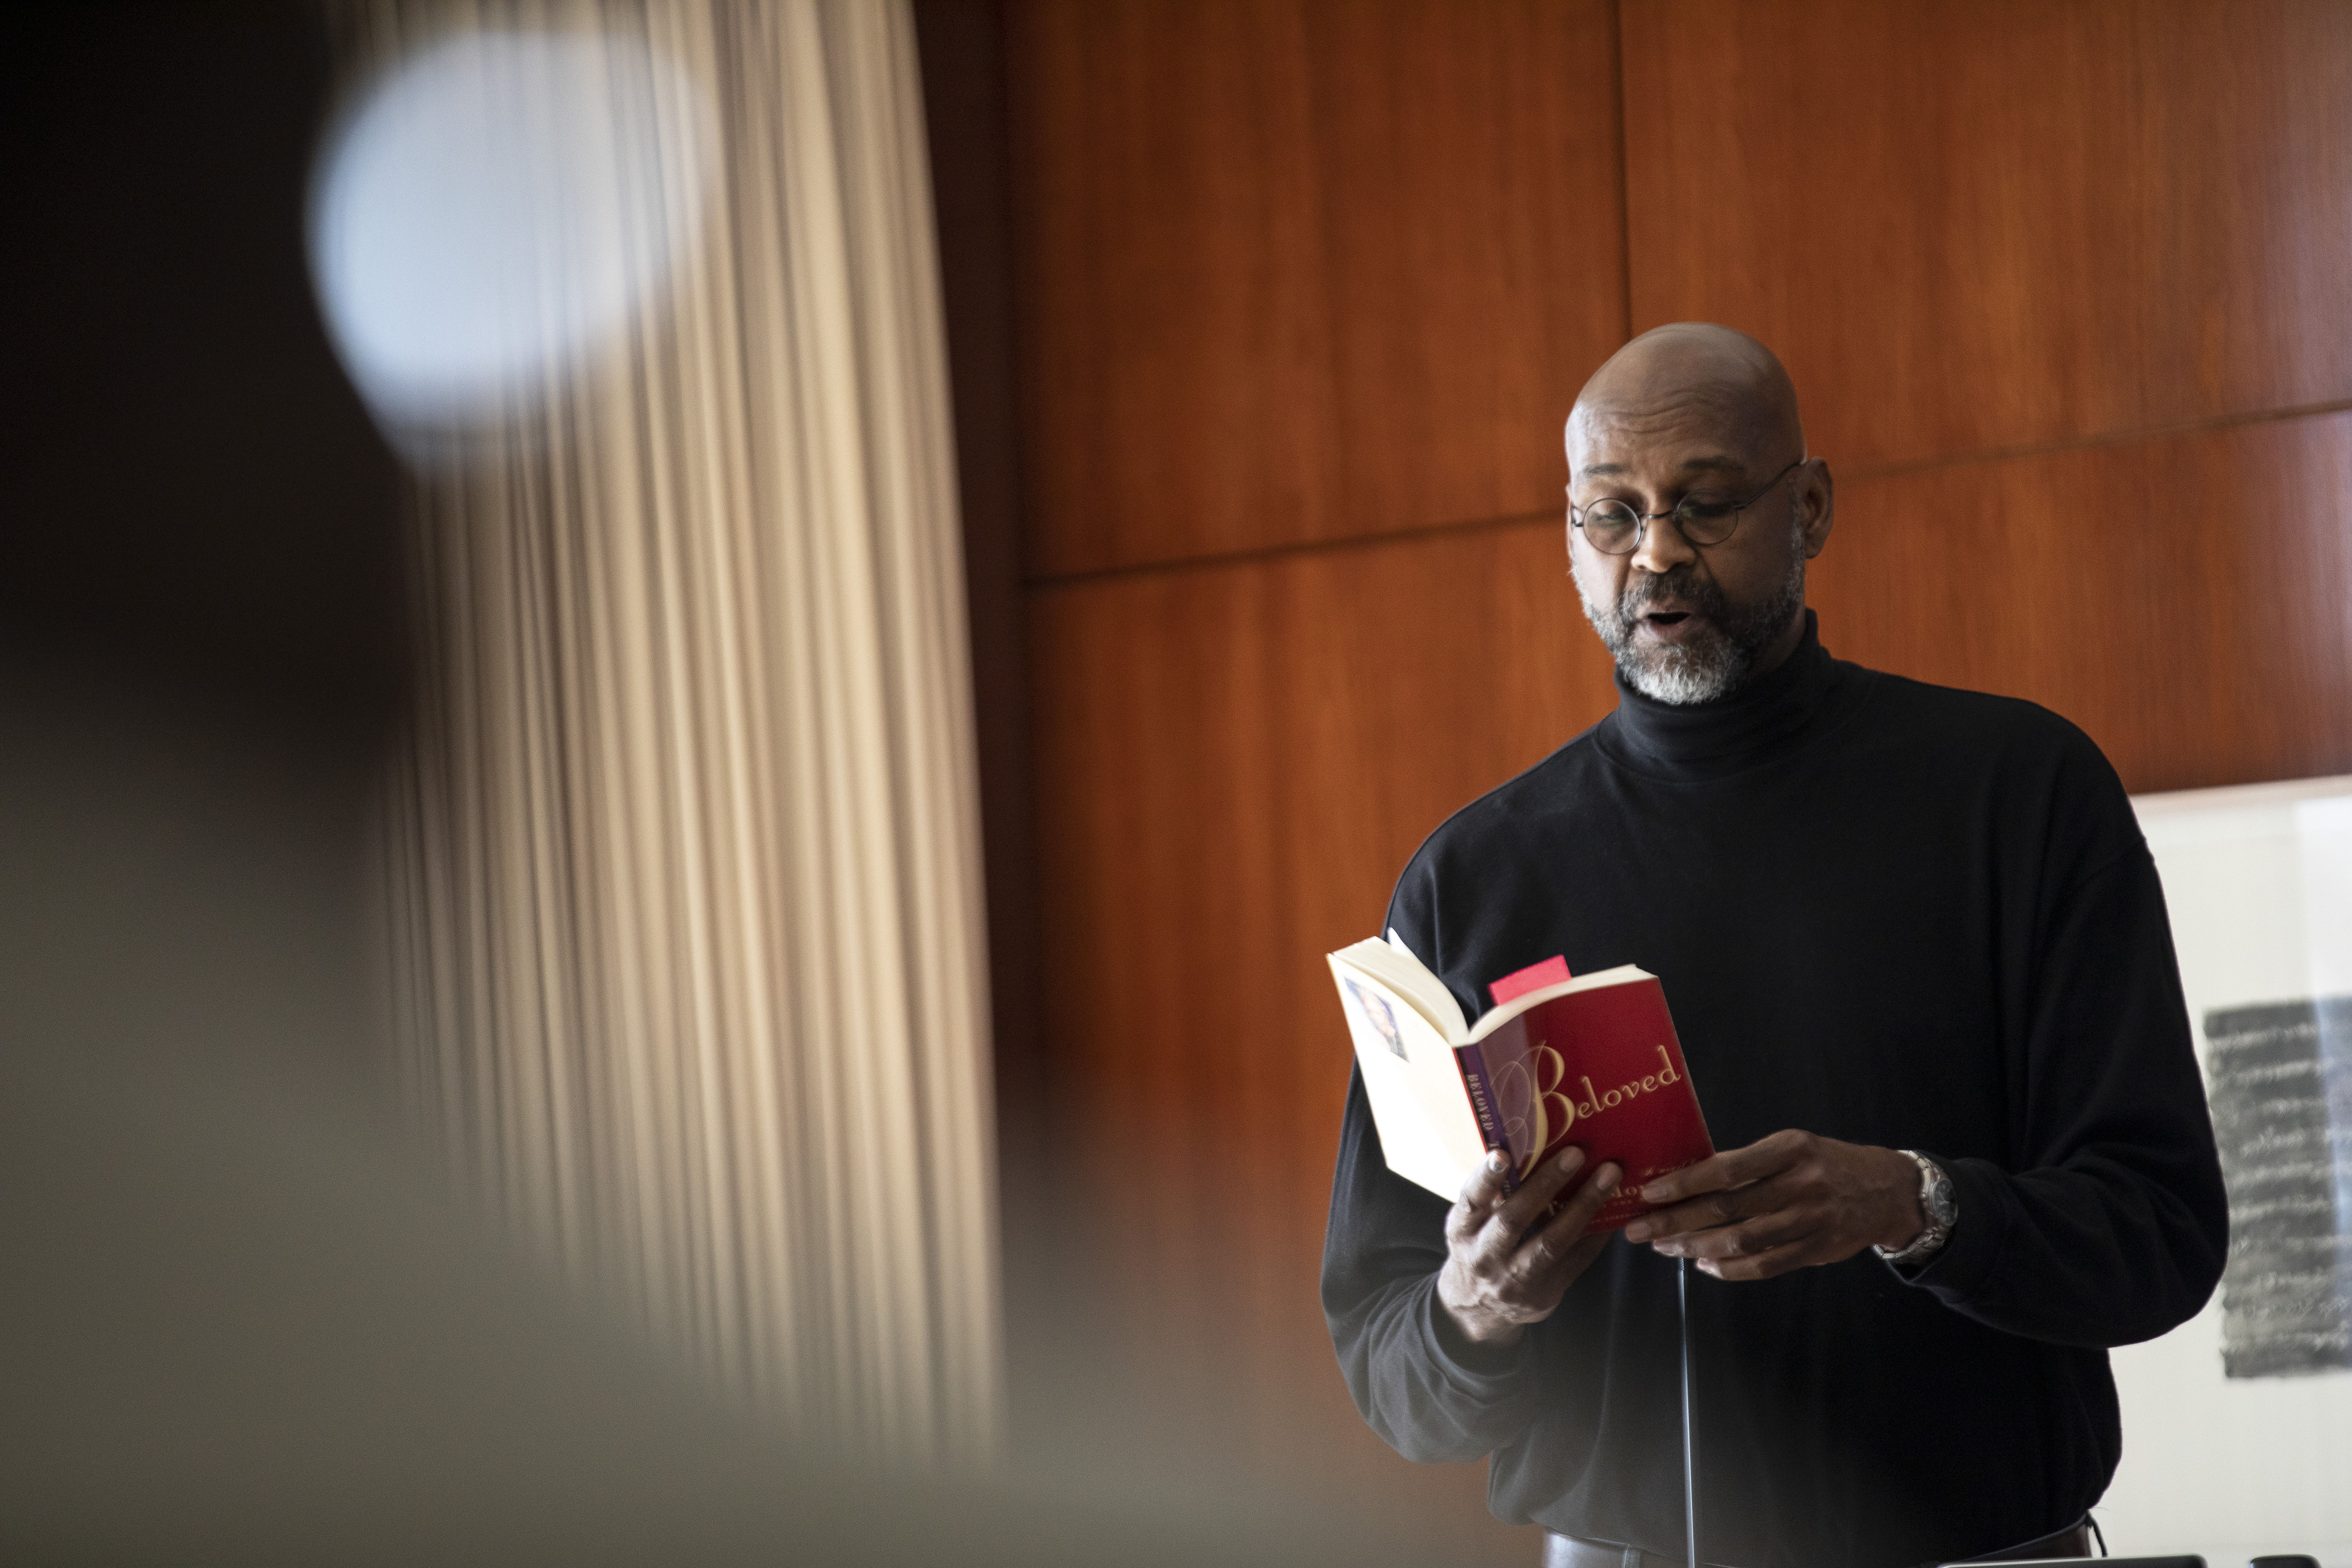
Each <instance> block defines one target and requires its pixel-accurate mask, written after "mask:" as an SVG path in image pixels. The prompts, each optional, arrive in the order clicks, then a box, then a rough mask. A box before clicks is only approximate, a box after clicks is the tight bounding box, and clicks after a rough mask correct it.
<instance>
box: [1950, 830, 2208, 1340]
mask: <svg viewBox="0 0 2352 1568" xmlns="http://www.w3.org/2000/svg"><path fill="white" fill-rule="evenodd" d="M2121 793H2122V792H2121V790H2120V788H2119V787H2118V788H2117V789H2116V791H2115V795H2116V805H2118V806H2121V807H2122V809H2124V810H2125V811H2126V812H2127V811H2128V809H2129V808H2128V805H2126V804H2125V803H2124V802H2123V801H2122V799H2121ZM2033 923H2034V926H2035V928H2036V929H2035V932H2034V936H2035V949H2036V951H2035V953H2034V955H2033V962H2032V966H2031V968H2032V981H2031V984H2030V986H2029V987H2028V997H2027V1002H2026V1005H2025V1008H2024V1028H2023V1040H2022V1053H2021V1056H2022V1059H2021V1061H2020V1060H2018V1059H2017V1058H2015V1057H2012V1058H2011V1059H2012V1072H2013V1073H2015V1074H2016V1076H2017V1078H2018V1079H2021V1082H2014V1087H2013V1088H2012V1091H2011V1105H2012V1110H2011V1138H2010V1142H2011V1159H2010V1160H2008V1161H2005V1162H1997V1161H1994V1160H1990V1159H1984V1158H1945V1157H1943V1156H1941V1155H1938V1154H1937V1153H1936V1152H1935V1151H1933V1150H1925V1151H1922V1152H1925V1153H1927V1154H1928V1155H1929V1157H1930V1158H1933V1159H1935V1160H1936V1161H1937V1163H1938V1164H1940V1165H1942V1166H1943V1168H1944V1169H1945V1171H1946V1172H1947V1173H1948V1174H1949V1175H1950V1177H1951V1179H1952V1185H1953V1188H1954V1190H1955V1195H1956V1197H1957V1198H1958V1204H1959V1222H1958V1226H1956V1227H1955V1228H1954V1230H1953V1233H1952V1238H1951V1240H1950V1241H1949V1242H1948V1244H1947V1245H1946V1247H1944V1249H1943V1250H1942V1251H1941V1252H1940V1253H1938V1254H1937V1257H1936V1258H1934V1259H1933V1260H1931V1261H1930V1262H1929V1263H1928V1264H1927V1267H1925V1268H1922V1269H1920V1270H1918V1271H1917V1272H1916V1274H1912V1275H1909V1276H1908V1278H1909V1279H1910V1280H1911V1282H1912V1283H1914V1284H1915V1285H1916V1286H1918V1287H1919V1288H1920V1289H1926V1290H1928V1291H1932V1292H1933V1293H1934V1294H1935V1295H1936V1296H1937V1298H1938V1299H1939V1300H1942V1301H1943V1302H1944V1303H1945V1304H1946V1305H1948V1306H1949V1307H1951V1308H1952V1309H1954V1310H1957V1311H1959V1312H1962V1313H1965V1314H1966V1315H1968V1316H1969V1317H1970V1318H1973V1319H1975V1320H1977V1321H1979V1322H1982V1323H1985V1324H1988V1325H1990V1326H1991V1327H1993V1328H1997V1329H2002V1330H2006V1331H2010V1332H2011V1333H2017V1334H2021V1335H2025V1336H2027V1337H2029V1338H2032V1339H2037V1340H2043V1341H2048V1342H2054V1343H2059V1344H2071V1345H2085V1346H2110V1345H2120V1344H2130V1343H2133V1342H2137V1341H2140V1340H2146V1339H2152V1338H2154V1337H2155V1336H2156V1335H2158V1334H2161V1333H2163V1332H2165V1331H2167V1330H2168V1329H2171V1328H2173V1327H2174V1326H2176V1325H2178V1324H2179V1323H2181V1322H2184V1321H2187V1320H2188V1319H2189V1318H2190V1317H2192V1316H2194V1315H2195V1314H2196V1312H2197V1311H2198V1310H2199V1309H2200V1308H2201V1307H2202V1306H2203V1305H2204V1304H2205V1301H2206V1299H2207V1298H2208V1297H2209V1296H2210V1295H2211V1294H2212V1291H2213V1287H2214V1285H2215V1284H2216V1283H2217V1282H2218V1281H2219V1279H2221V1265H2222V1259H2223V1254H2224V1252H2225V1250H2226V1247H2227V1244H2228V1239H2229V1212H2228V1204H2227V1199H2226V1197H2225V1195H2224V1193H2223V1189H2222V1184H2221V1165H2220V1162H2219V1160H2218V1158H2217V1157H2216V1154H2215V1152H2214V1143H2213V1128H2212V1121H2211V1118H2210V1114H2209V1112H2208V1110H2207V1109H2206V1101H2205V1092H2204V1086H2203V1082H2202V1080H2201V1078H2200V1073H2199V1071H2198V1067H2197V1060H2196V1056H2195V1053H2194V1050H2193V1048H2192V1046H2191V1043H2190V1038H2189V1019H2188V1014H2187V1009H2186V1007H2185V1005H2183V1002H2182V999H2181V993H2180V979H2179V968H2178V965H2177V963H2176V962H2175V959H2174V956H2173V951H2172V938H2171V931H2170V927H2169V923H2168V920H2167V917H2166V914H2165V909H2164V894H2163V889H2162V888H2161V886H2160V885H2159V883H2158V879H2157V872H2156V866H2155V863H2154V861H2153V860H2152V859H2151V858H2149V856H2148V853H2147V847H2146V846H2145V845H2144V844H2143V843H2142V842H2140V840H2139V838H2138V835H2137V832H2136V831H2134V832H2132V833H2131V835H2130V841H2129V846H2128V847H2126V848H2125V849H2123V850H2122V852H2121V853H2118V854H2116V855H2114V856H2113V857H2112V858H2109V859H2107V860H2106V861H2105V864H2103V865H2100V866H2098V867H2096V868H2094V869H2092V870H2091V871H2089V872H2088V873H2087V874H2084V875H2081V876H2079V877H2077V878H2075V879H2073V881H2072V883H2071V885H2070V886H2069V887H2068V888H2067V890H2066V891H2065V892H2064V893H2063V895H2062V896H2061V897H2059V898H2058V899H2057V900H2054V902H2053V904H2052V905H2051V906H2050V907H2049V908H2048V909H2047V910H2045V911H2044V912H2043V915H2042V918H2041V919H2039V920H2037V921H2034V922H2033Z"/></svg>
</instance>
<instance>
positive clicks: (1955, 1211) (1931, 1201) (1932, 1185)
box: [1927, 1171, 1960, 1225]
mask: <svg viewBox="0 0 2352 1568" xmlns="http://www.w3.org/2000/svg"><path fill="white" fill-rule="evenodd" d="M1927 1217H1928V1218H1930V1219H1932V1220H1934V1221H1935V1222H1936V1223H1937V1225H1949V1224H1951V1223H1952V1222H1953V1221H1954V1220H1956V1219H1958V1218H1959V1217H1960V1205H1959V1203H1958V1200H1957V1199H1955V1198H1954V1197H1953V1196H1952V1178H1951V1177H1949V1176H1947V1175H1945V1174H1944V1173H1942V1172H1940V1171H1938V1172H1937V1173H1936V1177H1935V1179H1934V1180H1933V1181H1931V1182H1929V1183H1928V1184H1927Z"/></svg>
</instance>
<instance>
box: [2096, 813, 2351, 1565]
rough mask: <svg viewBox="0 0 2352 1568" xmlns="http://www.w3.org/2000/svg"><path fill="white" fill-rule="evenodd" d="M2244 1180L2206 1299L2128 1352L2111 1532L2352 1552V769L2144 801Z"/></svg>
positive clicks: (2231, 1169) (2213, 1554) (2331, 1555)
mask: <svg viewBox="0 0 2352 1568" xmlns="http://www.w3.org/2000/svg"><path fill="white" fill-rule="evenodd" d="M2133 804H2134V805H2135V806H2136V807H2137V810H2138V813H2139V820H2140V826H2141V829H2142V831H2143V832H2145V833H2146V834H2147V842H2148V847H2149V849H2150V850H2151V851H2152V852H2153V853H2154V855H2155V857H2156V864H2157V869H2158V873H2159V875H2161V877H2162V878H2163V880H2164V894H2165V902H2166V905H2167V907H2168V910H2170V913H2171V917H2172V934H2173V942H2174V946H2175V947H2176V949H2177V950H2178V951H2179V957H2180V978H2181V985H2182V988H2183V989H2184V990H2185V992H2186V993H2187V995H2188V1001H2189V1019H2190V1022H2191V1024H2192V1025H2193V1026H2194V1027H2195V1032H2196V1038H2197V1049H2198V1054H2199V1057H2200V1060H2201V1062H2202V1065H2203V1067H2204V1069H2205V1083H2206V1090H2207V1093H2208V1094H2209V1095H2210V1097H2211V1100H2212V1105H2213V1120H2214V1133H2215V1137H2216V1139H2217V1141H2218V1142H2219V1143H2220V1145H2221V1167H2222V1173H2223V1175H2224V1178H2225V1179H2226V1180H2227V1182H2228V1184H2229V1188H2230V1229H2231V1243H2230V1258H2229V1263H2228V1267H2227V1268H2226V1270H2225V1272H2224V1274H2223V1277H2222V1283H2221V1289H2220V1290H2219V1291H2218V1292H2217V1293H2216V1295H2215V1299H2214V1300H2213V1301H2212V1302H2211V1303H2210V1304H2209V1305H2208V1306H2207V1307H2206V1309H2205V1310H2204V1311H2202V1312H2201V1313H2200V1314H2199V1315H2198V1316H2197V1317H2196V1318H2194V1319H2192V1320H2191V1321H2189V1322H2187V1323H2184V1324H2182V1325H2181V1326H2180V1327H2179V1328H2178V1329H2176V1330H2174V1331H2172V1332H2171V1333H2168V1334H2166V1335H2164V1336H2163V1337H2162V1338H2160V1339H2157V1340H2153V1341H2150V1342H2147V1343H2146V1344H2141V1345H2130V1346H2126V1347H2125V1348H2123V1349H2121V1350H2119V1351H2117V1352H2115V1357H2114V1360H2115V1369H2116V1384H2117V1388H2118V1391H2119V1393H2120V1394H2121V1397H2122V1400H2123V1415H2124V1458H2123V1464H2122V1467H2121V1468H2120V1469H2118V1471H2117V1472H2116V1479H2115V1484H2114V1485H2113V1486H2112V1487H2111V1488H2109V1489H2108V1492H2107V1497H2106V1500H2105V1502H2104V1503H2103V1504H2102V1505H2101V1507H2100V1509H2099V1510H2098V1511H2099V1516H2100V1518H2101V1520H2102V1521H2104V1523H2105V1529H2106V1531H2107V1536H2108V1539H2109V1541H2110V1542H2112V1544H2113V1547H2114V1550H2115V1551H2116V1552H2124V1553H2129V1552H2163V1551H2170V1552H2187V1551H2195V1552H2202V1553H2203V1554H2204V1556H2205V1558H2206V1560H2207V1561H2208V1562H2211V1563H2231V1562H2243V1561H2245V1560H2246V1559H2247V1558H2248V1557H2251V1556H2254V1555H2258V1554H2261V1553H2263V1552H2311V1553H2314V1554H2316V1555H2317V1556H2318V1557H2319V1559H2320V1561H2321V1562H2322V1563H2324V1564H2326V1565H2327V1568H2338V1565H2345V1568H2352V1489H2347V1488H2346V1487H2345V1486H2344V1485H2343V1479H2344V1478H2345V1477H2346V1476H2352V777H2339V778H2327V779H2308V780H2300V781H2296V782H2293V783H2287V784H2252V785H2247V786H2243V787H2241V788H2234V789H2212V790H2188V791H2182V792H2180V793H2179V794H2173V795H2142V796H2139V797H2137V799H2136V800H2135V801H2134V803H2133Z"/></svg>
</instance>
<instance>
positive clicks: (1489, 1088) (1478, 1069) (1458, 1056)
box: [1454, 1046, 1519, 1193]
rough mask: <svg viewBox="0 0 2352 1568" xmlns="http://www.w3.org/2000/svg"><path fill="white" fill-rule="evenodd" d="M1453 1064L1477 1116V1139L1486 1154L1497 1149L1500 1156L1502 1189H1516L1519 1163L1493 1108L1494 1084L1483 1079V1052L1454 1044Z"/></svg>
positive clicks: (1510, 1190) (1515, 1190) (1472, 1109)
mask: <svg viewBox="0 0 2352 1568" xmlns="http://www.w3.org/2000/svg"><path fill="white" fill-rule="evenodd" d="M1454 1065H1455V1066H1457V1067H1459V1068H1461V1069H1462V1087H1463V1088H1464V1089H1467V1090H1469V1092H1470V1110H1471V1113H1472V1114H1473V1115H1475V1116H1476V1117H1477V1118H1478V1138H1479V1141H1480V1142H1483V1143H1485V1144H1486V1149H1487V1152H1489V1153H1492V1152H1495V1151H1496V1150H1500V1151H1502V1155H1503V1191H1505V1192H1506V1193H1516V1192H1517V1191H1518V1190H1519V1163H1518V1160H1517V1158H1516V1157H1515V1156H1514V1155H1513V1154H1512V1152H1511V1141H1510V1140H1509V1139H1508V1138H1506V1137H1505V1136H1504V1135H1503V1119H1502V1117H1501V1116H1500V1115H1499V1114H1497V1113H1496V1110H1495V1089H1494V1086H1493V1085H1492V1084H1490V1083H1489V1082H1488V1081H1487V1079H1486V1054H1485V1053H1484V1052H1482V1051H1481V1050H1479V1048H1478V1047H1475V1046H1456V1047H1454Z"/></svg>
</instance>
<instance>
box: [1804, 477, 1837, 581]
mask: <svg viewBox="0 0 2352 1568" xmlns="http://www.w3.org/2000/svg"><path fill="white" fill-rule="evenodd" d="M1797 505H1798V507H1799V508H1800V509H1801V511H1802V514H1803V516H1804V520H1805V559H1806V560H1808V561H1811V559H1812V558H1813V557H1814V556H1816V555H1819V554H1820V553H1821V552H1822V546H1823V545H1825V544H1827V543H1828V542H1830V530H1831V529H1832V527H1834V526H1835V525H1836V523H1837V481H1836V480H1834V479H1832V478H1831V477H1830V465H1829V459H1828V458H1813V459H1811V461H1810V462H1808V463H1807V464H1806V465H1805V477H1804V482H1803V483H1801V484H1800V485H1799V486H1798V487H1797Z"/></svg>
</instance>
